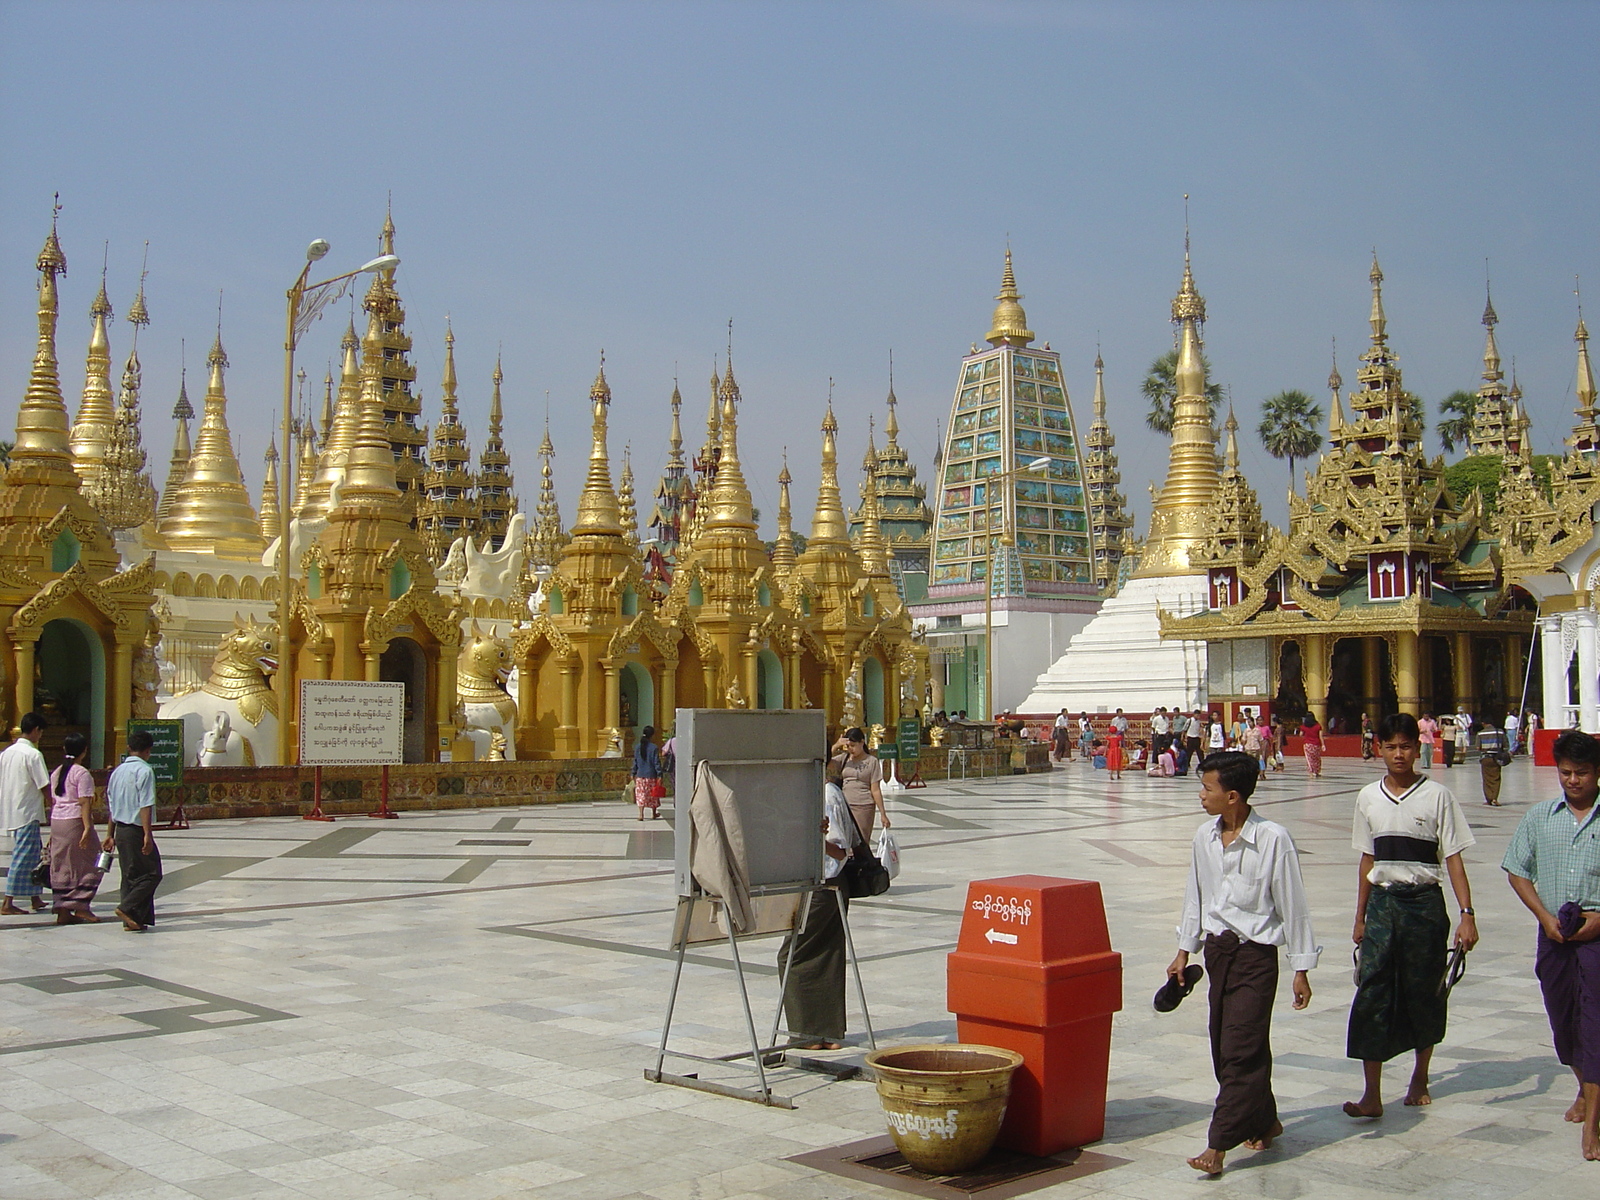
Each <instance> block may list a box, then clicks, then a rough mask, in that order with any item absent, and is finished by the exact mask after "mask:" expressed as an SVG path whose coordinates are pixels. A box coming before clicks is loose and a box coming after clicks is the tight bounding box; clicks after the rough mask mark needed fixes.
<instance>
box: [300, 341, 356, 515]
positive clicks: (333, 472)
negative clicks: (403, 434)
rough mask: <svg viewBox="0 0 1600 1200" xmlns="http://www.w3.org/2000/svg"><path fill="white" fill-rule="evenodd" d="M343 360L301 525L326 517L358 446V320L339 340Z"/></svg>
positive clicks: (306, 496) (302, 508)
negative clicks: (336, 488)
mask: <svg viewBox="0 0 1600 1200" xmlns="http://www.w3.org/2000/svg"><path fill="white" fill-rule="evenodd" d="M339 347H340V349H341V350H342V351H343V359H342V361H341V363H340V367H339V391H338V399H337V400H336V401H335V403H334V408H333V420H332V421H331V422H330V423H328V424H327V425H325V426H324V427H323V430H322V434H323V441H322V455H321V458H320V459H319V460H318V463H317V473H316V475H314V476H313V477H312V479H311V482H310V484H309V485H308V486H307V488H306V492H305V498H304V500H302V501H301V504H300V514H299V515H300V519H301V520H302V521H318V520H323V519H325V518H326V517H327V515H328V511H329V509H330V507H331V505H332V503H333V488H334V485H336V484H337V483H338V482H339V480H340V479H341V478H342V477H343V475H344V469H345V464H346V463H347V462H348V460H349V458H350V448H351V447H352V446H354V445H355V443H356V431H357V430H358V429H359V428H360V427H361V360H360V356H359V351H360V349H361V342H360V340H359V339H358V338H357V337H356V323H355V318H354V317H352V318H351V319H350V323H349V324H348V325H346V326H345V331H344V337H342V338H341V339H340V340H339Z"/></svg>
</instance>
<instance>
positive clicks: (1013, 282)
mask: <svg viewBox="0 0 1600 1200" xmlns="http://www.w3.org/2000/svg"><path fill="white" fill-rule="evenodd" d="M995 299H996V300H998V301H999V303H998V304H996V305H995V308H994V321H993V323H992V324H991V326H990V329H989V332H988V333H987V334H986V335H984V336H985V340H986V341H988V343H989V344H990V345H991V346H1026V345H1027V344H1028V343H1029V342H1031V341H1033V330H1031V329H1029V328H1028V314H1027V313H1025V312H1023V311H1022V305H1021V304H1020V303H1018V302H1019V301H1020V300H1021V299H1022V293H1021V292H1019V291H1017V277H1016V276H1015V275H1014V274H1013V273H1012V271H1011V247H1010V246H1007V247H1006V266H1005V270H1004V271H1003V272H1001V275H1000V294H999V295H998V296H996V297H995Z"/></svg>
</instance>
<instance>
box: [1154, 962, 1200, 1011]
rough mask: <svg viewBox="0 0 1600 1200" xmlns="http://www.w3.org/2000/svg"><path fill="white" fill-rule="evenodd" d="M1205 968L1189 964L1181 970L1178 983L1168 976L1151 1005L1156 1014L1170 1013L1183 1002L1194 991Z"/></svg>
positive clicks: (1173, 977) (1174, 978) (1175, 979)
mask: <svg viewBox="0 0 1600 1200" xmlns="http://www.w3.org/2000/svg"><path fill="white" fill-rule="evenodd" d="M1205 973H1206V972H1205V968H1204V967H1202V966H1201V965H1200V964H1199V963H1190V964H1189V965H1188V966H1187V967H1185V968H1184V969H1183V978H1182V980H1181V981H1180V980H1179V979H1178V978H1177V977H1175V976H1168V977H1167V981H1166V982H1165V983H1164V984H1162V985H1161V987H1160V988H1159V989H1158V990H1157V991H1156V994H1155V997H1154V999H1152V1000H1151V1004H1153V1005H1154V1006H1155V1010H1156V1011H1157V1012H1163V1013H1165V1012H1171V1011H1172V1010H1173V1009H1175V1008H1177V1007H1178V1005H1179V1004H1181V1003H1182V1002H1183V998H1184V997H1185V996H1187V995H1188V994H1189V993H1190V992H1192V991H1194V988H1195V984H1197V983H1199V982H1200V980H1201V979H1202V978H1203V977H1204V975H1205Z"/></svg>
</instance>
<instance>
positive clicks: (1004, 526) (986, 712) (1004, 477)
mask: <svg viewBox="0 0 1600 1200" xmlns="http://www.w3.org/2000/svg"><path fill="white" fill-rule="evenodd" d="M1049 465H1050V459H1049V458H1048V457H1045V458H1036V459H1034V460H1033V461H1032V462H1027V463H1024V464H1022V465H1021V466H1019V467H1012V468H1011V469H1010V470H1006V471H997V472H995V473H994V474H993V475H990V476H989V477H988V486H989V488H990V489H991V494H992V491H993V488H994V486H995V484H997V483H999V484H1007V483H1009V482H1010V481H1011V480H1014V479H1017V478H1018V477H1019V476H1023V475H1033V474H1036V473H1037V472H1039V471H1042V470H1044V468H1046V467H1048V466H1049ZM1007 499H1009V496H1002V497H1001V499H1000V544H1001V545H1002V546H1011V545H1014V544H1015V539H1014V538H1013V537H1012V534H1011V520H1010V518H1011V513H1012V512H1013V511H1014V506H1013V505H1011V504H1008V503H1006V501H1007ZM985 507H986V508H987V509H988V511H990V512H993V511H994V505H993V503H990V504H988V505H985ZM987 525H988V522H987V521H986V522H985V529H984V531H983V563H984V566H983V718H984V720H986V721H993V720H994V531H993V530H992V529H989V528H987Z"/></svg>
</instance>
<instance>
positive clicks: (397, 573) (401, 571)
mask: <svg viewBox="0 0 1600 1200" xmlns="http://www.w3.org/2000/svg"><path fill="white" fill-rule="evenodd" d="M410 587H411V568H410V567H408V566H406V564H405V560H404V559H400V560H398V561H397V562H396V563H395V564H394V566H392V567H390V568H389V599H391V600H398V599H400V597H401V596H404V595H405V594H406V590H407V589H408V588H410Z"/></svg>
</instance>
